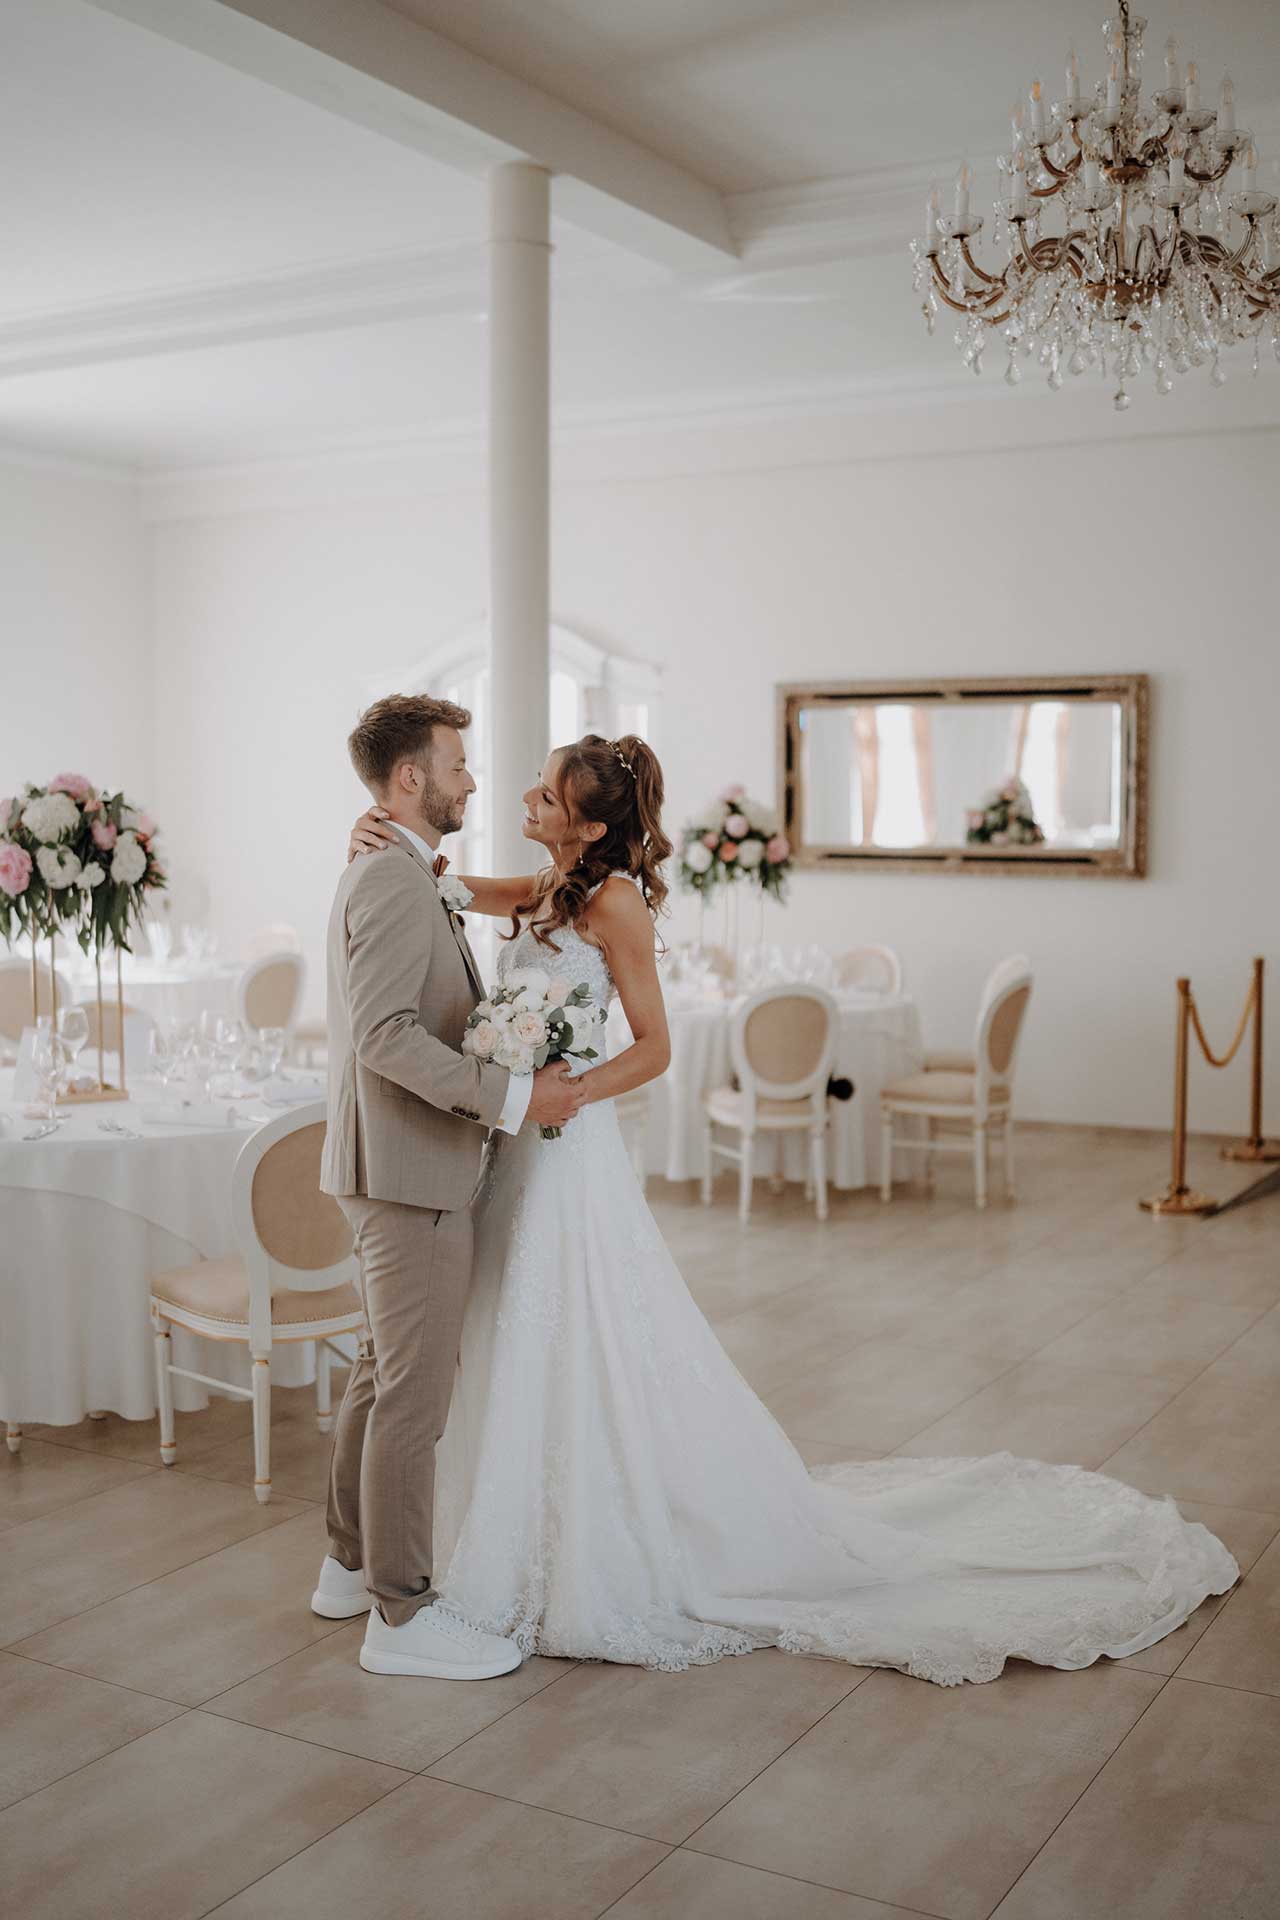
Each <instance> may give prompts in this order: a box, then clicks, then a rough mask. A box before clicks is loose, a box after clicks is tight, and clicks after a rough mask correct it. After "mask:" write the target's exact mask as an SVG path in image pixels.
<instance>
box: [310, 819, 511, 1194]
mask: <svg viewBox="0 0 1280 1920" xmlns="http://www.w3.org/2000/svg"><path fill="white" fill-rule="evenodd" d="M328 974H329V982H328V1028H329V1124H328V1132H327V1134H326V1137H325V1147H324V1158H323V1160H322V1162H321V1169H320V1186H321V1189H322V1191H323V1192H325V1193H331V1194H335V1195H336V1196H338V1197H339V1198H347V1197H349V1196H351V1195H356V1194H359V1195H363V1196H365V1197H366V1198H368V1199H370V1200H396V1201H399V1202H401V1203H402V1204H403V1205H406V1206H411V1207H441V1208H447V1209H452V1208H455V1207H465V1206H466V1205H467V1204H468V1203H469V1201H470V1199H471V1196H472V1194H473V1193H474V1192H475V1188H476V1183H477V1181H478V1179H479V1176H480V1165H481V1159H482V1156H483V1153H484V1144H485V1138H486V1130H487V1129H488V1128H490V1127H493V1126H496V1125H497V1122H498V1118H499V1116H500V1114H501V1112H502V1108H503V1103H504V1101H505V1099H506V1093H507V1083H508V1080H509V1077H510V1076H509V1075H508V1073H507V1071H506V1069H505V1068H504V1067H497V1066H494V1065H493V1064H492V1063H491V1062H485V1061H480V1060H475V1059H472V1058H471V1057H470V1056H469V1055H463V1054H462V1053H461V1052H460V1051H459V1049H460V1047H461V1045H462V1036H463V1032H464V1030H465V1028H466V1023H467V1016H468V1015H469V1014H470V1012H471V1011H472V1009H473V1007H474V1006H475V1004H476V1002H477V1001H478V1000H480V999H481V998H482V997H483V988H482V985H481V981H480V976H479V974H478V972H477V970H476V964H475V960H474V958H473V956H472V953H471V949H470V948H469V946H468V945H467V941H466V936H465V934H464V933H463V932H462V929H461V928H460V927H459V926H458V924H457V922H456V921H455V919H454V917H453V916H452V915H451V914H450V913H449V911H448V909H447V908H446V907H445V905H444V902H443V901H442V900H441V898H440V895H439V892H438V890H437V888H436V883H435V880H434V878H433V876H432V873H431V870H430V868H429V867H428V866H427V864H426V862H425V861H424V860H423V859H421V858H420V856H419V855H418V853H417V851H416V849H414V848H413V847H411V846H410V845H409V843H408V841H407V840H401V841H400V842H399V844H398V845H397V846H394V847H391V848H390V849H389V850H388V851H387V852H386V853H378V854H370V855H367V856H366V857H364V858H362V859H355V860H353V861H351V863H350V864H349V865H348V867H347V869H346V871H345V872H344V873H343V876H342V878H341V880H340V881H339V882H338V891H337V894H336V896H335V898H334V902H333V911H332V913H331V914H330V916H329V952H328Z"/></svg>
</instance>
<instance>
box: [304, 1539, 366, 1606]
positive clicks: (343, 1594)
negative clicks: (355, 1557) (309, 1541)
mask: <svg viewBox="0 0 1280 1920" xmlns="http://www.w3.org/2000/svg"><path fill="white" fill-rule="evenodd" d="M372 1605H373V1595H372V1594H371V1593H370V1592H369V1589H368V1588H367V1587H366V1586H365V1583H364V1571H363V1569H357V1571H356V1572H355V1573H350V1572H349V1571H348V1570H347V1568H346V1567H344V1566H343V1564H342V1562H341V1560H335V1559H334V1557H333V1555H332V1554H331V1553H326V1555H325V1557H324V1560H323V1562H322V1564H321V1567H320V1578H319V1579H318V1580H317V1581H316V1590H315V1592H314V1593H313V1594H312V1596H311V1611H312V1613H319V1614H323V1616H324V1618H325V1619H326V1620H354V1619H355V1617H356V1615H357V1614H358V1613H368V1611H369V1609H370V1607H371V1606H372Z"/></svg>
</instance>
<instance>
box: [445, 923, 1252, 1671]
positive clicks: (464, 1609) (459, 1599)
mask: <svg viewBox="0 0 1280 1920" xmlns="http://www.w3.org/2000/svg"><path fill="white" fill-rule="evenodd" d="M554 938H555V940H556V943H557V945H558V946H559V948H560V953H559V954H556V953H554V952H552V951H550V950H549V949H547V948H545V947H543V946H540V945H539V944H538V943H537V942H536V941H535V940H534V938H533V936H532V934H530V933H529V932H527V931H526V932H524V933H522V934H521V935H520V936H519V938H518V939H517V940H515V941H513V942H511V943H509V944H508V945H507V946H506V947H505V948H504V949H503V951H502V958H501V961H500V965H499V973H500V975H505V974H506V973H508V972H509V971H510V969H511V968H512V967H515V966H537V967H539V968H541V969H543V970H544V971H547V972H551V973H554V974H563V975H567V976H568V977H569V978H570V979H571V980H572V981H573V983H574V984H577V982H579V981H585V982H586V983H587V985H588V986H589V987H590V989H591V992H592V995H593V997H595V998H596V999H597V1000H599V1001H600V1002H601V1003H607V1001H608V1000H609V999H610V998H611V997H612V995H613V992H614V988H613V982H612V980H611V978H610V975H609V972H608V968H607V967H606V965H605V961H604V958H603V956H602V955H601V954H600V953H599V951H598V950H597V949H596V948H594V947H592V946H589V945H588V944H587V942H585V941H584V940H582V939H580V938H579V936H578V935H577V934H575V933H573V932H572V931H563V932H558V933H557V934H556V935H555V936H554ZM436 1515H437V1518H436V1567H437V1570H438V1571H439V1570H440V1569H447V1570H446V1571H445V1573H444V1577H443V1579H442V1580H441V1581H440V1583H439V1585H440V1593H441V1604H442V1605H443V1606H445V1607H446V1608H448V1609H449V1610H451V1611H454V1612H456V1613H457V1614H459V1615H460V1616H462V1617H463V1618H464V1619H466V1620H468V1621H470V1622H471V1623H472V1624H473V1625H476V1626H481V1627H484V1628H486V1629H488V1630H489V1631H492V1632H497V1633H504V1634H510V1635H512V1636H513V1637H514V1639H515V1640H516V1641H517V1643H518V1644H519V1645H520V1647H521V1648H522V1649H523V1650H524V1651H525V1652H526V1653H535V1652H537V1653H546V1654H560V1655H567V1656H570V1657H575V1658H581V1659H598V1660H617V1661H625V1662H630V1663H633V1664H636V1665H641V1666H647V1667H657V1668H662V1669H665V1670H667V1671H675V1670H679V1669H682V1668H685V1667H687V1666H689V1665H691V1664H693V1663H695V1662H703V1661H710V1660H719V1659H721V1658H723V1657H724V1656H725V1655H726V1654H738V1653H748V1652H750V1651H751V1650H752V1649H753V1648H756V1647H769V1646H776V1647H783V1648H785V1649H787V1650H788V1651H790V1652H794V1653H809V1654H819V1655H825V1656H827V1657H828V1658H832V1659H839V1660H848V1661H853V1662H855V1663H857V1664H859V1665H866V1666H882V1667H896V1668H898V1669H900V1670H901V1671H902V1672H904V1673H908V1674H913V1675H915V1676H917V1677H918V1678H920V1679H924V1680H933V1681H936V1682H937V1683H938V1684H939V1685H942V1686H954V1685H957V1684H958V1683H959V1682H960V1681H962V1680H971V1681H984V1680H994V1679H995V1678H996V1676H997V1675H998V1674H999V1673H1000V1671H1001V1669H1002V1667H1003V1666H1004V1663H1005V1661H1006V1660H1008V1659H1010V1658H1018V1659H1022V1660H1032V1661H1036V1662H1038V1663H1039V1664H1041V1665H1043V1666H1053V1667H1065V1668H1075V1667H1085V1666H1088V1665H1089V1664H1090V1663H1091V1662H1092V1661H1094V1660H1096V1659H1098V1658H1099V1656H1100V1655H1102V1654H1109V1655H1111V1656H1112V1657H1113V1658H1120V1657H1121V1656H1123V1655H1125V1654H1130V1653H1136V1652H1137V1651H1138V1650H1139V1649H1140V1648H1142V1647H1147V1646H1150V1645H1151V1644H1152V1643H1153V1642H1154V1641H1156V1640H1160V1639H1162V1638H1163V1636H1164V1635H1165V1634H1167V1633H1171V1632H1172V1631H1173V1629H1174V1628H1175V1627H1177V1626H1179V1625H1180V1624H1181V1623H1182V1622H1183V1621H1184V1620H1185V1619H1186V1618H1187V1616H1188V1615H1189V1614H1190V1613H1192V1612H1194V1610H1195V1608H1196V1607H1198V1606H1199V1604H1200V1603H1201V1601H1202V1600H1204V1599H1205V1597H1206V1596H1207V1595H1208V1594H1211V1593H1212V1594H1218V1593H1225V1592H1226V1590H1227V1589H1228V1588H1229V1587H1230V1586H1231V1585H1232V1583H1233V1582H1234V1581H1235V1580H1236V1578H1237V1577H1238V1574H1239V1568H1238V1567H1237V1565H1236V1562H1235V1561H1234V1559H1233V1558H1232V1556H1231V1555H1230V1554H1229V1553H1228V1552H1227V1550H1226V1548H1225V1547H1224V1546H1223V1545H1222V1543H1221V1542H1220V1541H1219V1540H1218V1539H1216V1538H1215V1536H1214V1535H1213V1534H1212V1533H1210V1532H1209V1531H1208V1530H1207V1529H1206V1528H1205V1527H1203V1526H1200V1525H1198V1524H1196V1523H1193V1522H1188V1521H1185V1520H1183V1519H1182V1518H1181V1516H1180V1515H1179V1513H1178V1510H1177V1508H1176V1506H1175V1505H1174V1503H1173V1501H1172V1499H1169V1498H1167V1497H1166V1498H1163V1499H1151V1498H1148V1497H1147V1496H1146V1495H1145V1494H1142V1493H1138V1492H1136V1491H1135V1490H1134V1489H1133V1488H1132V1487H1128V1486H1124V1485H1122V1484H1121V1483H1120V1482H1119V1481H1117V1480H1112V1479H1110V1478H1108V1477H1107V1476H1106V1475H1104V1474H1099V1473H1091V1472H1087V1471H1086V1470H1085V1469H1084V1468H1081V1467H1066V1466H1054V1465H1050V1464H1048V1463H1046V1462H1045V1461H1041V1460H1025V1459H1016V1458H1015V1457H1014V1456H1013V1455H1012V1454H1009V1453H994V1454H988V1455H986V1456H985V1457H983V1458H975V1459H911V1458H898V1459H885V1460H873V1461H859V1462H854V1463H850V1464H848V1465H841V1466H835V1467H823V1468H821V1469H818V1470H816V1471H814V1472H810V1471H809V1470H808V1469H807V1468H806V1466H805V1464H804V1462H803V1461H802V1460H801V1458H800V1456H799V1454H798V1453H797V1452H796V1450H795V1448H794V1447H793V1446H792V1445H791V1442H790V1441H789V1440H788V1439H787V1437H786V1435H785V1434H784V1433H783V1431H782V1429H781V1427H780V1426H778V1424H777V1422H776V1421H775V1420H774V1418H773V1416H772V1415H771V1414H770V1413H769V1412H768V1410H767V1408H766V1407H764V1405H763V1404H762V1403H761V1402H760V1401H759V1400H758V1399H757V1398H756V1396H755V1394H754V1393H753V1392H752V1391H751V1388H750V1387H749V1386H748V1385H747V1383H746V1381H745V1380H744V1379H743V1378H742V1376H741V1375H740V1374H739V1373H738V1371H737V1369H736V1368H735V1367H734V1365H733V1363H732V1361H731V1360H730V1359H729V1357H728V1355H727V1354H726V1353H725V1351H724V1349H723V1348H722V1347H721V1346H720V1344H719V1342H718V1341H717V1339H716V1337H715V1334H714V1333H713V1332H712V1330H711V1328H710V1327H709V1326H708V1324H707V1322H706V1320H705V1319H704V1318H703V1316H702V1314H701V1313H700V1312H699V1310H698V1308H697V1306H696V1305H695V1303H694V1301H693V1299H692V1297H691V1296H690V1294H689V1292H688V1289H687V1288H686V1286H685V1284H684V1281H683V1280H682V1279H681V1277H680V1274H679V1272H678V1270H677V1268H676V1266H675V1263H674V1262H673V1260H672V1258H671V1255H670V1254H669V1252H668V1251H667V1248H666V1245H665V1243H664V1241H663V1239H662V1235H661V1234H660V1232H659V1231H658V1227H657V1223H656V1222H655V1220H654V1218H653V1216H652V1214H651V1213H650V1212H649V1209H648V1207H647V1206H646V1204H645V1200H644V1196H643V1194H642V1193H641V1191H640V1186H639V1182H638V1181H637V1180H636V1178H635V1174H634V1172H633V1170H632V1167H631V1163H630V1160H629V1158H628V1155H627V1152H626V1150H625V1148H624V1145H623V1142H622V1138H621V1135H620V1132H619V1128H618V1122H617V1119H616V1117H615V1115H614V1112H613V1108H612V1106H611V1104H610V1103H609V1102H607V1101H602V1102H600V1103H599V1104H597V1105H592V1106H588V1107H585V1108H583V1109H582V1111H581V1113H580V1114H579V1115H578V1117H577V1118H576V1119H575V1120H574V1121H573V1122H572V1124H571V1125H570V1126H569V1127H568V1128H566V1130H565V1133H564V1135H563V1137H562V1138H561V1139H559V1140H552V1141H543V1140H542V1139H540V1137H539V1135H538V1131H537V1128H536V1127H529V1126H526V1127H525V1128H524V1129H523V1131H522V1132H521V1133H520V1134H519V1135H517V1136H516V1137H514V1138H512V1137H509V1136H505V1135H500V1136H497V1137H496V1140H495V1145H494V1150H493V1153H492V1156H491V1158H490V1160H489V1163H488V1165H487V1168H486V1171H485V1175H484V1178H483V1180H482V1183H481V1188H480V1192H479V1194H478V1196H477V1200H476V1248H475V1266H474V1271H473V1281H472V1290H471V1294H470V1299H469V1303H468V1308H467V1314H466V1322H465V1327H464V1331H463V1337H462V1349H461V1361H460V1370H459V1373H458V1377H457V1382H456V1387H455V1392H454V1398H453V1404H452V1408H451V1410H450V1414H449V1421H448V1426H447V1428H446V1431H445V1434H444V1436H443V1439H442V1441H441V1443H440V1447H439V1449H438V1455H437V1478H436Z"/></svg>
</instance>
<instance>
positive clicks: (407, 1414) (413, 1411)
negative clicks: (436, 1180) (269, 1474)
mask: <svg viewBox="0 0 1280 1920" xmlns="http://www.w3.org/2000/svg"><path fill="white" fill-rule="evenodd" d="M338 1204H339V1206H340V1207H341V1208H342V1210H343V1212H344V1213H345V1214H346V1216H347V1218H348V1220H349V1221H350V1222H351V1225H352V1228H353V1230H354V1232H355V1239H356V1252H357V1254H358V1256H359V1263H360V1277H359V1287H360V1297H361V1302H362V1304H363V1306H364V1310H365V1315H366V1318H367V1320H368V1323H369V1329H370V1338H369V1339H368V1340H366V1341H365V1342H363V1343H362V1346H361V1350H360V1354H359V1357H358V1358H357V1359H356V1361H355V1363H354V1364H353V1366H352V1368H351V1375H350V1378H349V1380H348V1381H347V1391H346V1394H345V1395H344V1397H343V1401H342V1407H341V1409H340V1411H339V1414H338V1421H337V1427H336V1429H335V1432H334V1442H333V1463H332V1467H331V1469H330V1477H329V1508H328V1521H329V1551H330V1553H331V1554H332V1555H333V1557H334V1559H335V1560H337V1561H339V1562H340V1563H341V1564H342V1565H343V1566H344V1567H346V1568H348V1569H349V1570H351V1571H352V1572H354V1571H356V1570H357V1569H360V1568H363V1570H364V1575H365V1585H366V1586H367V1587H368V1589H369V1591H370V1593H371V1594H372V1595H373V1597H374V1600H375V1601H376V1603H377V1604H378V1605H379V1606H380V1607H381V1609H382V1612H383V1615H384V1616H385V1618H386V1619H387V1621H388V1622H389V1623H390V1625H392V1626H393V1627H400V1626H403V1625H404V1624H405V1622H406V1621H407V1620H411V1619H412V1618H413V1616H414V1614H415V1613H417V1612H418V1610H419V1608H421V1607H424V1606H427V1605H429V1604H430V1602H431V1601H432V1600H434V1598H435V1592H434V1590H433V1588H432V1585H431V1575H432V1526H433V1520H434V1512H435V1454H436V1442H437V1441H438V1440H439V1438H440V1436H441V1434H442V1433H443V1432H444V1427H445V1421H446V1420H447V1418H448V1415H449V1401H450V1399H451V1398H452V1395H453V1380H454V1374H455V1372H456V1370H457V1365H458V1348H459V1345H460V1343H461V1339H462V1316H463V1309H464V1307H465V1305H466V1298H467V1289H468V1287H469V1285H470V1281H471V1244H472V1224H471V1214H470V1211H469V1210H468V1209H467V1208H465V1207H462V1208H458V1209H455V1210H450V1211H446V1212H440V1211H437V1210H436V1209H435V1208H432V1207H410V1206H404V1205H402V1204H401V1203H400V1202H398V1201H394V1200H368V1199H363V1198H360V1197H359V1196H354V1197H348V1198H339V1201H338ZM370 1348H371V1349H372V1351H371V1352H370Z"/></svg>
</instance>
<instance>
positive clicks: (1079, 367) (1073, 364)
mask: <svg viewBox="0 0 1280 1920" xmlns="http://www.w3.org/2000/svg"><path fill="white" fill-rule="evenodd" d="M1067 372H1068V373H1083V372H1084V355H1083V354H1082V353H1081V351H1080V349H1079V347H1077V348H1076V350H1075V352H1074V353H1073V354H1072V356H1071V358H1070V359H1069V360H1068V362H1067Z"/></svg>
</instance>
